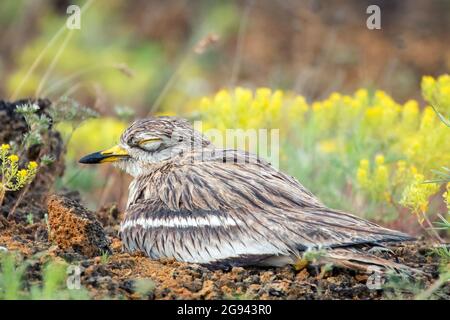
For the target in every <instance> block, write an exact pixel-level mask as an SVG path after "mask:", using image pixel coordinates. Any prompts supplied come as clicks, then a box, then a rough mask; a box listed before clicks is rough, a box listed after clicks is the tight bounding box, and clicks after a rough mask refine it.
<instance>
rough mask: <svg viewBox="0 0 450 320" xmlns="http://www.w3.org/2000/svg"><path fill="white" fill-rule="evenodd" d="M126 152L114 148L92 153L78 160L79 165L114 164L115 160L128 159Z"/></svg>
mask: <svg viewBox="0 0 450 320" xmlns="http://www.w3.org/2000/svg"><path fill="white" fill-rule="evenodd" d="M128 157H129V155H128V152H127V151H126V150H124V149H123V148H121V147H120V146H114V147H112V148H110V149H107V150H104V151H100V152H94V153H91V154H88V155H87V156H84V157H83V158H81V159H80V160H79V162H80V163H103V162H115V161H117V160H120V159H123V158H128Z"/></svg>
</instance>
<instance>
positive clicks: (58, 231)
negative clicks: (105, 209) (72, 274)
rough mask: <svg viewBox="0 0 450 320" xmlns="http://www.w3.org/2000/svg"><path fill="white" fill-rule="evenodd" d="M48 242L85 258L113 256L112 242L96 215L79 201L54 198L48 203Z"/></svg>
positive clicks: (55, 196) (54, 196)
mask: <svg viewBox="0 0 450 320" xmlns="http://www.w3.org/2000/svg"><path fill="white" fill-rule="evenodd" d="M47 206H48V222H49V226H50V234H49V240H50V241H53V242H55V243H56V244H57V245H58V246H59V247H60V248H61V249H63V250H64V251H67V250H73V251H75V252H77V253H80V254H82V255H84V256H86V257H95V256H99V255H102V254H103V253H105V252H107V253H111V249H110V248H109V241H108V239H107V238H106V235H105V232H104V230H103V228H102V226H101V224H100V222H98V220H97V219H96V218H95V215H94V214H93V213H92V212H90V211H89V210H87V209H86V208H84V207H83V206H82V205H81V204H79V203H78V202H77V201H74V200H71V199H69V198H66V197H62V196H57V195H53V196H51V197H50V198H49V200H48V201H47Z"/></svg>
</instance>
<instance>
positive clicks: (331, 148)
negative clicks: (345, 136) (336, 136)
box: [319, 139, 337, 153]
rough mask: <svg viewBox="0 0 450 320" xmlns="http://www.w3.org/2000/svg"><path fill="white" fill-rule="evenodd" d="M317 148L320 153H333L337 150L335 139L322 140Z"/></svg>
mask: <svg viewBox="0 0 450 320" xmlns="http://www.w3.org/2000/svg"><path fill="white" fill-rule="evenodd" d="M319 150H320V151H321V152H322V153H334V152H336V151H337V143H336V141H335V140H331V139H330V140H322V141H320V142H319Z"/></svg>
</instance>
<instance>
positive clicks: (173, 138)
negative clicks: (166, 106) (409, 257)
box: [79, 116, 414, 272]
mask: <svg viewBox="0 0 450 320" xmlns="http://www.w3.org/2000/svg"><path fill="white" fill-rule="evenodd" d="M79 162H80V163H83V164H98V163H109V162H111V163H113V164H114V165H115V166H116V167H118V168H119V169H121V170H123V171H125V172H126V173H128V174H130V175H131V176H132V177H133V180H132V182H131V183H130V185H129V195H128V200H127V205H126V209H125V213H124V218H123V221H122V222H121V224H120V231H119V234H120V237H121V240H122V243H123V248H124V249H125V251H129V252H133V251H141V252H143V253H144V254H146V255H147V256H148V257H149V258H151V259H161V258H172V259H175V260H178V261H182V262H187V263H195V264H199V265H204V266H208V267H211V268H223V269H227V268H232V267H246V266H261V267H281V266H286V265H295V264H296V263H298V261H299V259H301V258H302V256H303V255H304V254H305V253H307V252H325V254H324V257H326V260H324V261H328V262H330V261H331V262H332V263H334V264H336V265H338V266H343V267H345V268H353V269H358V270H363V271H366V272H367V271H368V269H369V270H370V266H376V267H377V268H383V270H385V269H396V270H397V269H402V267H403V265H401V264H400V263H396V262H392V261H389V260H388V259H384V258H380V257H378V256H376V255H375V254H373V253H371V252H370V250H371V249H373V248H375V249H376V248H379V247H382V246H383V245H384V244H385V243H389V242H402V241H410V240H414V238H413V237H411V236H409V235H407V234H405V233H402V232H400V231H396V230H392V229H388V228H385V227H382V226H380V225H378V224H376V223H373V222H370V221H368V220H365V219H363V218H361V217H358V216H356V215H353V214H350V213H348V212H344V211H340V210H336V209H331V208H328V207H327V206H326V205H325V204H323V203H322V201H321V200H319V199H318V198H317V197H316V196H315V195H314V194H313V193H311V192H310V191H309V190H308V189H307V188H305V187H304V186H303V185H302V184H301V183H300V182H299V181H298V180H297V179H295V178H294V177H292V176H290V175H288V174H285V173H284V172H282V171H280V170H278V169H276V168H275V167H274V166H272V165H271V164H270V163H269V162H268V161H266V160H264V159H263V158H261V157H259V156H257V155H255V154H252V153H249V152H247V151H243V150H235V149H225V148H219V147H216V146H215V145H214V144H213V143H212V142H211V141H210V140H208V138H206V137H205V136H204V135H203V134H202V133H201V132H199V131H197V130H195V129H194V127H193V126H192V125H191V123H190V122H189V121H188V120H186V119H183V118H179V117H168V116H164V117H149V118H146V119H140V120H136V121H134V122H133V123H132V124H131V125H130V126H129V127H128V128H127V129H126V130H125V131H124V132H123V134H122V135H121V137H120V142H119V143H118V145H116V146H114V147H112V148H110V149H107V150H103V151H99V152H94V153H92V154H89V155H86V156H84V157H83V158H81V159H80V160H79ZM369 249H370V250H369ZM405 268H406V267H405Z"/></svg>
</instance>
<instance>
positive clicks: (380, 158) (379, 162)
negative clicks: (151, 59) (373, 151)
mask: <svg viewBox="0 0 450 320" xmlns="http://www.w3.org/2000/svg"><path fill="white" fill-rule="evenodd" d="M375 163H376V164H377V165H382V164H384V156H383V155H382V154H379V155H377V156H376V157H375Z"/></svg>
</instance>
